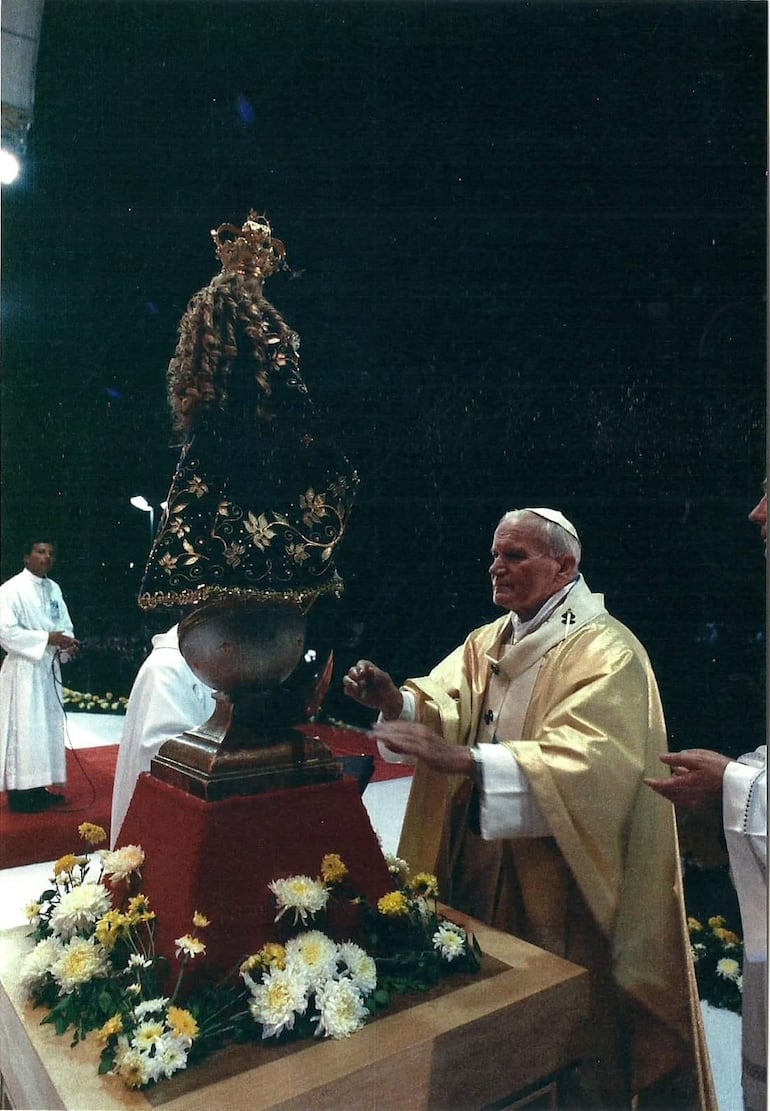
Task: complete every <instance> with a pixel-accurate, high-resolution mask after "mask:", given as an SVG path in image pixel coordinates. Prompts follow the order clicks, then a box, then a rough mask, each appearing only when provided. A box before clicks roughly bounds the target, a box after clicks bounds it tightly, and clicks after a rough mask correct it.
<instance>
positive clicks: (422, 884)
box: [409, 872, 438, 898]
mask: <svg viewBox="0 0 770 1111" xmlns="http://www.w3.org/2000/svg"><path fill="white" fill-rule="evenodd" d="M409 889H410V890H411V891H414V892H415V893H417V894H419V895H432V896H433V897H434V898H435V897H436V896H437V895H438V880H437V879H436V877H435V876H434V875H433V874H432V873H431V872H418V873H417V875H416V876H412V878H411V879H410V881H409Z"/></svg>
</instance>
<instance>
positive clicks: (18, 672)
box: [0, 568, 74, 791]
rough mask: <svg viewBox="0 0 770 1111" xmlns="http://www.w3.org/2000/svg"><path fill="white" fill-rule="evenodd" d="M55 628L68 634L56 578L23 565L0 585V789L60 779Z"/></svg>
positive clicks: (61, 727) (61, 724)
mask: <svg viewBox="0 0 770 1111" xmlns="http://www.w3.org/2000/svg"><path fill="white" fill-rule="evenodd" d="M57 631H58V632H63V633H67V634H68V635H69V636H73V635H74V632H73V628H72V621H71V619H70V615H69V612H68V610H67V606H66V604H65V602H64V598H63V596H62V592H61V589H60V587H59V585H58V583H55V582H53V580H52V579H49V578H40V577H39V576H38V575H33V574H32V572H31V571H28V570H27V569H26V568H25V569H24V570H23V571H21V572H20V573H19V574H18V575H14V577H13V578H12V579H8V581H7V582H4V583H3V584H2V586H0V645H2V647H3V648H4V649H5V651H6V652H7V653H8V655H7V656H6V657H5V659H4V660H3V665H2V668H0V789H4V790H17V791H22V790H28V789H30V788H32V787H46V786H48V785H50V784H53V783H64V781H65V780H66V777H67V767H66V759H65V715H64V707H63V703H62V688H61V670H60V668H59V659H58V656H57V650H56V648H54V647H53V646H52V645H50V644H49V643H48V634H49V633H52V632H57Z"/></svg>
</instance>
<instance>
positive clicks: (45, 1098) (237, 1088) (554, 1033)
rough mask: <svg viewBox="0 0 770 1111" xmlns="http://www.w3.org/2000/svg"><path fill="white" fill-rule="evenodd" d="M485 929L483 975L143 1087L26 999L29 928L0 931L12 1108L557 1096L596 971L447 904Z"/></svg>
mask: <svg viewBox="0 0 770 1111" xmlns="http://www.w3.org/2000/svg"><path fill="white" fill-rule="evenodd" d="M447 915H448V916H451V917H452V918H453V919H454V920H455V921H457V922H459V923H461V924H462V925H465V926H466V927H467V928H468V929H470V930H471V931H472V932H473V933H475V935H476V937H477V939H478V941H479V944H480V945H481V948H482V950H483V951H484V954H485V957H484V962H483V966H482V974H480V975H479V976H461V977H450V978H449V979H448V980H446V981H445V982H444V984H443V986H442V987H441V988H440V989H437V990H436V991H434V992H433V993H431V994H430V995H429V996H428V997H426V996H423V995H419V994H416V995H414V996H412V997H410V998H409V1001H408V1005H404V1006H403V1007H402V1008H398V1009H394V1011H393V1012H390V1011H387V1010H386V1011H384V1012H382V1015H381V1017H379V1018H377V1019H376V1020H374V1021H372V1022H371V1023H370V1024H369V1025H368V1026H366V1027H364V1028H363V1029H362V1030H360V1031H359V1032H358V1033H356V1034H354V1035H353V1036H352V1037H351V1038H348V1039H345V1040H343V1041H331V1040H328V1039H327V1040H324V1041H308V1042H304V1041H303V1042H296V1043H293V1044H291V1045H287V1046H275V1045H270V1043H262V1044H260V1045H248V1046H231V1047H228V1048H226V1049H224V1050H222V1051H220V1052H219V1053H217V1054H215V1055H213V1056H212V1057H211V1058H209V1059H207V1060H206V1061H205V1062H204V1063H203V1064H201V1065H198V1066H196V1067H194V1068H191V1069H190V1070H189V1071H188V1070H185V1071H184V1072H181V1073H178V1074H176V1075H175V1076H173V1077H172V1078H171V1079H170V1080H166V1081H163V1082H162V1083H160V1084H158V1085H156V1086H154V1087H153V1088H150V1089H147V1090H145V1091H142V1092H135V1091H130V1090H128V1089H127V1088H125V1087H124V1086H123V1084H122V1082H121V1081H120V1080H118V1079H117V1078H116V1077H108V1076H107V1077H105V1076H102V1077H100V1076H99V1075H98V1074H97V1066H98V1059H99V1051H98V1047H97V1045H96V1042H95V1039H94V1037H93V1035H91V1036H90V1037H89V1038H88V1039H87V1040H86V1041H85V1042H82V1043H81V1044H80V1045H78V1046H76V1047H75V1048H74V1049H73V1048H70V1041H71V1037H70V1036H69V1035H67V1034H65V1035H64V1036H63V1037H59V1036H57V1035H56V1033H55V1031H54V1030H53V1028H52V1026H51V1025H46V1026H41V1025H40V1020H41V1019H42V1018H43V1017H44V1015H45V1011H44V1010H42V1009H37V1010H35V1009H33V1008H32V1007H31V1006H30V1005H29V1004H28V1003H26V1002H24V999H23V996H22V992H21V990H20V987H19V982H18V970H19V963H20V960H21V958H22V957H23V955H24V954H25V953H27V952H28V951H29V949H30V948H31V945H32V943H31V941H30V940H29V939H28V938H27V937H26V936H25V935H26V932H27V928H26V927H20V928H19V929H16V930H8V931H5V932H0V1075H1V1077H2V1094H3V1098H2V1101H0V1102H1V1105H2V1107H6V1108H7V1107H11V1108H18V1109H21V1108H38V1109H40V1108H46V1109H52V1108H67V1109H71V1111H73V1109H76V1111H90V1109H98V1111H112V1109H113V1108H149V1107H162V1108H164V1111H211V1108H217V1109H218V1111H220V1109H221V1111H241V1109H243V1111H262V1109H268V1108H273V1109H278V1108H280V1109H281V1111H311V1109H312V1111H359V1109H360V1111H366V1109H369V1108H371V1109H372V1111H375V1109H376V1111H405V1109H408V1111H423V1109H424V1111H466V1109H468V1111H470V1109H478V1108H483V1107H486V1106H488V1105H490V1104H493V1103H494V1104H496V1105H497V1106H498V1107H503V1106H505V1107H524V1106H526V1105H527V1104H529V1105H530V1106H534V1103H532V1102H531V1099H532V1098H533V1097H532V1095H531V1093H533V1092H536V1091H538V1090H539V1091H542V1090H545V1091H547V1092H548V1093H550V1095H549V1096H547V1097H546V1098H545V1103H544V1102H543V1099H542V1098H541V1099H540V1102H538V1104H537V1106H543V1105H547V1106H556V1103H555V1095H554V1093H555V1091H556V1086H555V1077H557V1076H558V1074H559V1073H560V1072H561V1071H562V1070H564V1069H565V1067H567V1066H569V1065H570V1064H572V1063H574V1062H575V1061H576V1060H577V1059H579V1057H580V1056H581V1053H582V1051H583V1045H584V1038H585V1014H586V1010H587V994H588V984H587V981H588V974H587V973H586V972H585V970H584V969H582V968H580V967H578V966H577V965H574V964H571V963H570V962H568V961H564V960H561V959H560V958H558V957H554V956H551V955H550V954H549V953H546V952H544V951H543V950H542V949H538V948H536V947H535V946H533V945H528V944H526V943H525V942H523V941H520V940H518V939H517V938H515V937H512V936H511V935H509V934H503V933H500V932H499V931H497V930H492V929H490V928H489V927H487V926H483V925H481V923H477V922H475V921H473V920H471V919H468V918H465V917H464V916H463V915H461V914H459V913H457V912H455V911H448V912H447Z"/></svg>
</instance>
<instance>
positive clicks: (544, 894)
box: [399, 579, 716, 1108]
mask: <svg viewBox="0 0 770 1111" xmlns="http://www.w3.org/2000/svg"><path fill="white" fill-rule="evenodd" d="M510 633H511V615H510V613H509V614H506V615H505V616H503V617H501V618H500V619H498V620H497V621H494V622H492V623H491V624H489V625H485V626H483V627H482V628H479V629H476V630H475V631H474V632H472V633H471V634H470V635H469V636H468V638H467V639H466V641H465V643H464V644H463V645H462V646H460V647H459V648H458V649H456V650H455V651H454V652H453V653H452V654H451V655H450V656H448V657H447V658H446V659H445V660H444V661H443V662H441V663H440V664H438V666H437V667H435V668H434V669H433V671H431V673H430V674H429V675H428V676H426V677H424V678H421V679H415V680H410V681H409V682H408V683H407V684H405V686H404V688H403V689H404V690H407V691H410V692H411V694H412V696H413V698H414V700H415V717H416V719H417V720H418V721H419V722H421V723H423V724H424V725H427V726H429V727H430V728H432V729H434V730H435V731H436V732H437V733H440V734H441V735H442V736H443V737H444V739H445V740H446V741H449V742H451V743H453V744H456V745H474V744H476V743H478V742H479V741H480V742H482V745H483V742H484V741H485V740H494V741H497V742H499V744H500V745H501V746H504V747H505V748H507V749H508V750H510V753H511V754H512V755H513V756H514V757H515V759H516V761H518V763H519V765H520V767H521V769H522V770H523V772H524V774H525V776H526V779H527V780H528V781H529V785H530V788H531V791H532V792H533V794H534V798H535V800H536V803H537V806H538V807H539V810H540V811H541V813H542V816H543V817H544V818H545V821H546V822H547V827H548V828H549V829H550V836H535V837H530V836H517V837H510V836H509V837H505V836H502V837H501V836H499V835H496V839H495V840H484V839H483V838H482V837H481V836H478V831H479V823H481V827H482V832H483V824H484V823H483V817H484V808H485V797H484V795H485V789H486V787H487V784H486V782H485V784H484V788H483V789H481V790H479V789H478V788H473V786H472V784H471V782H470V781H469V780H468V779H466V778H463V777H461V776H447V775H443V774H439V773H437V772H434V771H431V770H430V769H429V768H428V767H427V766H426V765H425V764H423V763H420V764H418V766H417V769H416V774H415V777H414V781H413V786H412V790H411V794H410V798H409V803H408V807H407V813H406V817H405V821H404V827H403V832H402V839H401V843H400V846H399V855H401V856H402V857H404V858H405V859H406V860H407V861H408V862H409V864H410V866H411V867H412V868H413V869H415V870H417V869H419V870H426V871H435V872H436V873H437V875H438V876H439V881H440V884H441V890H442V893H444V894H445V898H446V901H447V902H448V903H449V904H450V905H452V906H455V907H457V908H458V909H461V910H463V911H466V912H467V913H470V914H472V915H474V916H475V917H478V918H480V919H482V920H483V921H485V922H487V923H489V924H491V925H493V926H495V927H498V928H500V929H504V930H507V931H509V932H511V933H514V934H516V935H517V936H519V937H522V938H524V939H525V940H529V941H531V942H533V943H534V944H536V945H539V946H541V947H542V948H545V949H547V950H549V951H551V952H555V953H557V954H558V955H560V956H563V957H565V958H567V959H569V960H573V961H575V962H576V963H578V964H582V965H583V966H585V967H587V968H588V969H589V970H590V971H591V974H592V1013H590V1014H588V1015H586V1027H587V1030H588V1032H589V1039H590V1044H591V1051H590V1053H589V1055H588V1058H587V1059H586V1060H585V1062H584V1065H583V1066H582V1067H581V1071H580V1084H579V1086H580V1089H581V1092H582V1097H581V1098H585V1099H586V1101H587V1105H593V1106H601V1107H607V1108H616V1107H627V1106H630V1105H631V1100H632V1098H633V1097H634V1096H638V1097H639V1100H640V1103H639V1105H640V1106H658V1107H665V1108H669V1107H670V1108H673V1107H675V1106H676V1107H709V1106H714V1107H715V1106H716V1101H715V1099H714V1096H713V1089H712V1087H711V1081H710V1075H709V1070H708V1064H707V1057H706V1051H705V1043H704V1039H703V1032H702V1027H701V1023H700V1012H699V1007H698V1001H697V994H696V992H695V989H694V977H693V973H692V966H691V958H690V951H689V941H688V936H687V929H686V919H685V913H684V904H683V899H682V892H681V883H680V871H679V858H678V844H677V834H676V828H675V823H674V817H673V813H672V809H671V807H670V806H668V805H667V804H666V802H665V801H664V800H663V799H661V798H660V797H659V796H657V795H656V794H655V793H654V792H653V791H651V790H649V789H647V788H646V787H645V786H644V784H643V779H644V777H645V776H648V775H651V774H655V773H656V772H657V769H658V767H659V764H658V762H657V756H658V753H660V752H663V751H665V750H666V732H665V724H664V719H663V712H662V709H661V703H660V698H659V695H658V689H657V684H656V681H655V676H654V674H653V672H652V668H651V666H650V663H649V660H648V657H647V654H646V652H645V650H644V648H643V647H642V646H641V644H640V643H639V642H638V641H637V640H636V638H635V637H634V636H633V635H632V633H631V632H630V631H629V630H628V629H627V628H625V626H623V625H622V624H621V623H620V622H619V621H617V620H615V619H614V618H613V617H611V616H610V615H609V614H608V613H607V612H606V610H605V609H604V606H603V600H602V599H601V596H599V595H594V594H591V593H590V592H589V591H588V588H587V587H586V586H585V583H584V582H583V580H582V579H579V580H578V581H577V582H576V584H575V586H574V588H573V589H572V590H571V591H570V592H569V593H568V594H567V595H566V597H565V598H563V599H562V600H561V602H560V603H558V604H557V606H556V608H555V609H554V611H553V612H552V613H551V614H550V616H549V617H548V618H547V619H546V620H545V621H544V622H543V624H542V625H541V626H540V627H538V628H537V629H535V630H534V631H533V632H531V633H529V634H528V635H527V636H525V637H524V638H523V639H522V640H521V641H520V642H519V643H518V644H514V645H512V646H509V641H510ZM496 683H497V684H501V683H502V684H503V686H504V687H505V688H509V689H510V691H512V692H513V693H514V695H515V691H516V685H517V684H520V685H521V686H522V687H523V690H524V691H526V693H527V694H528V703H527V702H526V701H525V705H526V712H525V713H524V716H523V718H522V719H520V724H521V728H520V736H506V735H505V734H504V733H497V735H494V734H493V735H492V736H489V734H490V733H491V732H492V731H491V729H490V727H489V724H488V723H489V721H490V714H491V712H489V711H488V712H487V713H486V714H485V715H484V717H482V713H483V711H484V709H485V707H488V706H489V705H490V690H491V688H492V687H493V686H494V685H495V684H496ZM506 696H507V692H506V691H504V693H503V695H502V709H500V710H499V712H498V713H497V714H491V717H496V718H497V720H498V721H501V722H502V721H504V717H505V714H504V712H503V711H504V703H505V700H506ZM498 704H499V700H498ZM485 718H486V722H485V720H484V719H485ZM485 734H486V735H485ZM498 825H499V823H498ZM474 830H475V831H476V832H474ZM511 1051H512V1052H514V1053H515V1051H516V1047H515V1046H512V1047H511ZM645 1095H646V1098H645Z"/></svg>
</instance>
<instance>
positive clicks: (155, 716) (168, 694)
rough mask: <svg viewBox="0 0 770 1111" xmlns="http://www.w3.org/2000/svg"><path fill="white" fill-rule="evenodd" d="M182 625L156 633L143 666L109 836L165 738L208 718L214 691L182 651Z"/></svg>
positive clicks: (129, 714) (129, 710)
mask: <svg viewBox="0 0 770 1111" xmlns="http://www.w3.org/2000/svg"><path fill="white" fill-rule="evenodd" d="M177 629H178V626H177V625H174V626H173V627H172V628H171V629H169V630H168V632H165V633H158V634H157V635H156V636H154V637H153V638H152V652H151V653H150V655H149V656H148V657H147V659H146V660H145V661H144V663H143V664H142V666H141V667H140V669H139V671H138V673H137V676H136V679H135V680H134V685H133V687H132V688H131V695H130V697H129V699H128V706H127V707H126V721H125V724H124V726H123V733H122V735H121V739H120V749H119V751H118V763H117V767H116V769H115V783H114V786H113V790H112V817H111V821H110V840H111V843H112V847H113V848H114V846H115V844H116V842H117V839H118V835H119V833H120V827H121V826H122V825H123V820H124V818H125V816H126V812H127V811H128V807H129V803H130V802H131V798H132V797H133V794H134V788H135V787H136V781H137V779H138V778H139V776H140V775H141V774H142V772H148V771H149V770H150V762H151V761H152V759H153V757H154V756H157V754H158V750H159V749H160V746H161V745H162V744H163V742H164V741H167V740H168V739H169V738H170V737H175V736H176V735H177V734H179V733H183V732H184V731H185V729H191V728H193V726H196V725H200V724H202V723H203V722H204V721H208V719H209V718H210V717H211V714H212V713H213V712H214V703H213V701H212V698H213V694H214V692H213V690H212V689H211V688H210V687H207V686H206V684H205V683H202V682H201V680H200V679H198V677H197V676H196V675H195V674H194V673H193V672H192V671H191V670H190V668H189V667H188V665H187V663H186V661H185V659H184V657H183V655H182V653H181V652H180V651H179V639H178V636H177Z"/></svg>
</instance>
